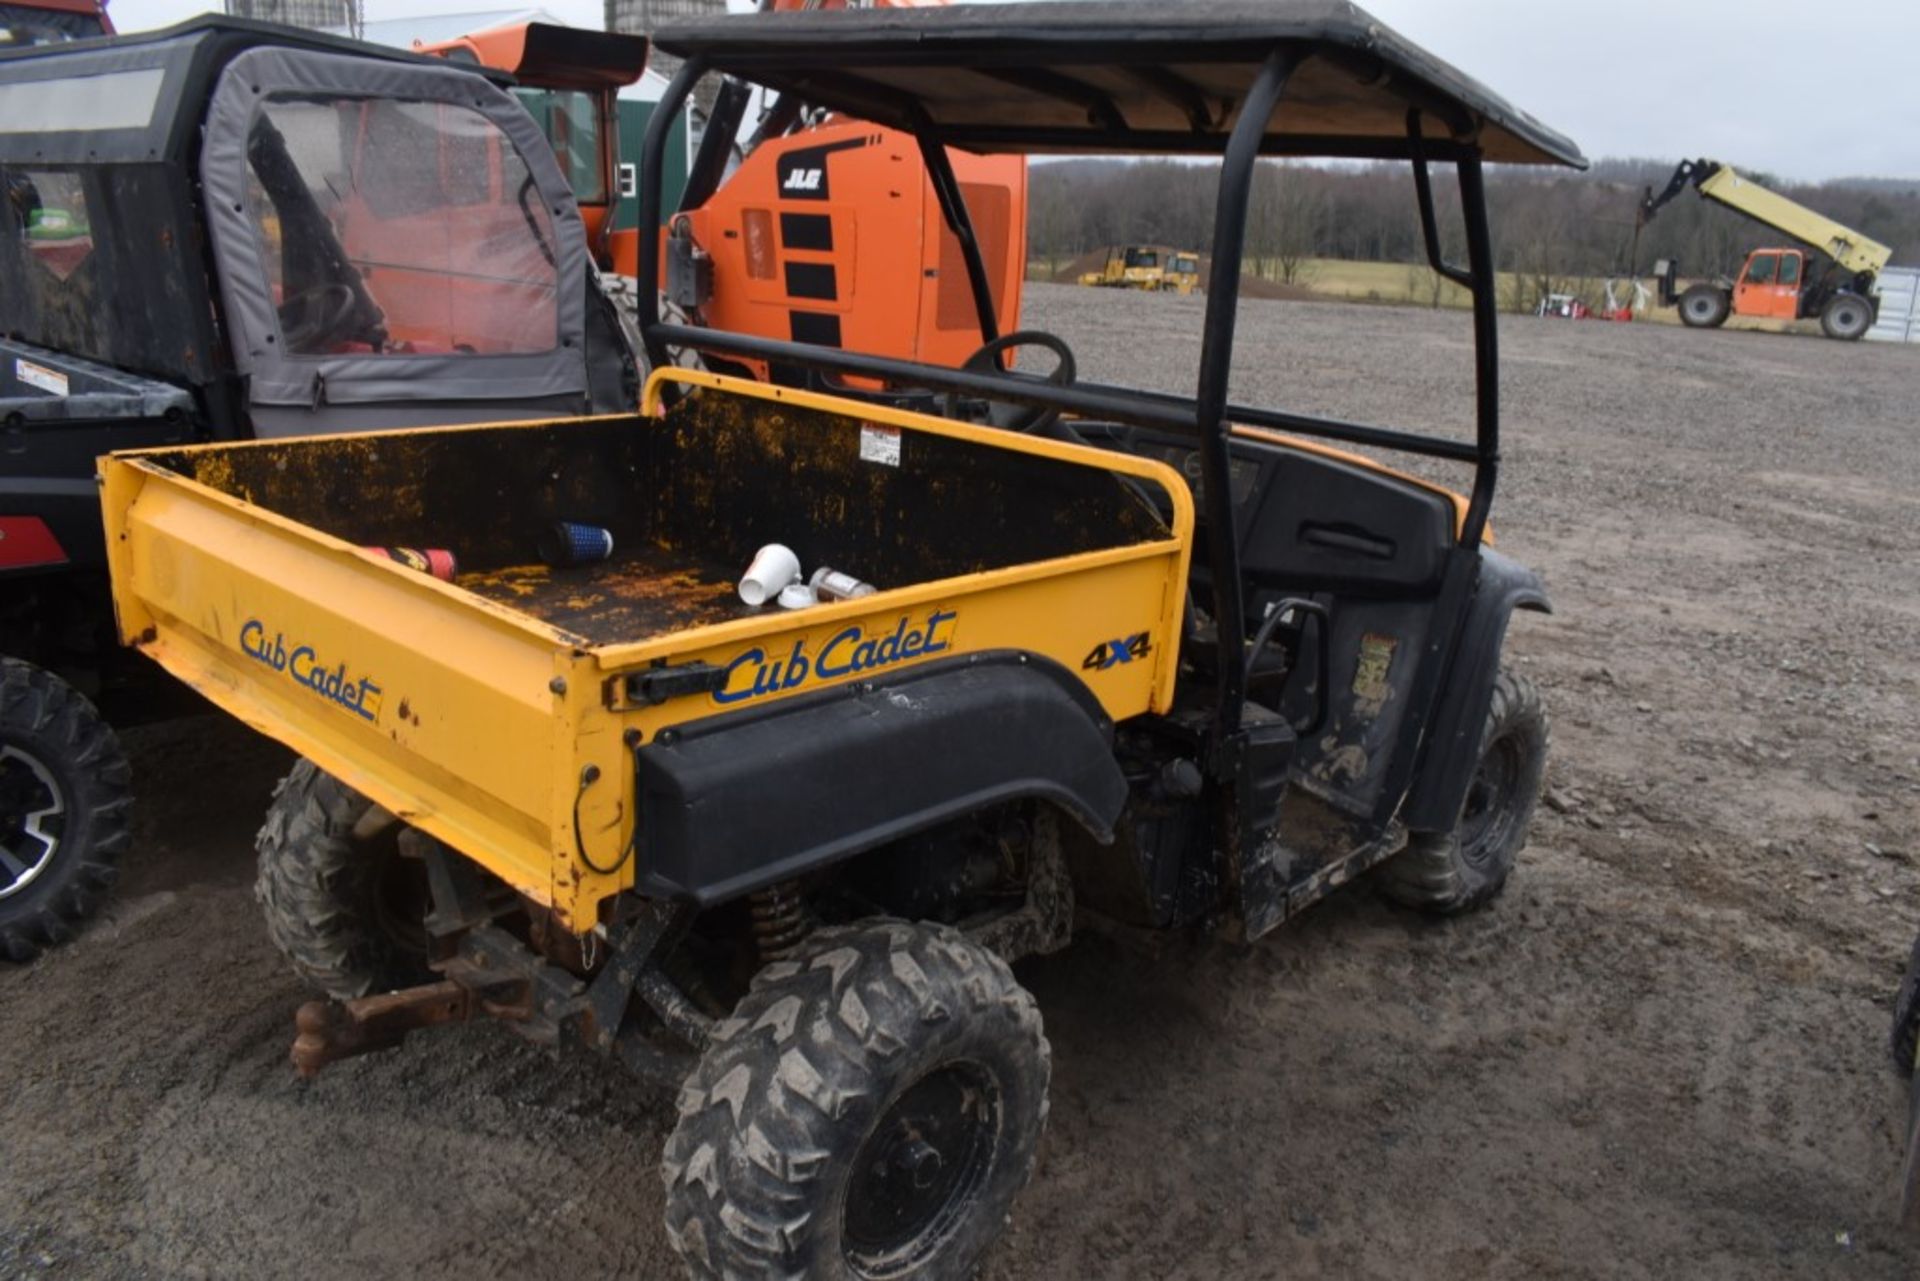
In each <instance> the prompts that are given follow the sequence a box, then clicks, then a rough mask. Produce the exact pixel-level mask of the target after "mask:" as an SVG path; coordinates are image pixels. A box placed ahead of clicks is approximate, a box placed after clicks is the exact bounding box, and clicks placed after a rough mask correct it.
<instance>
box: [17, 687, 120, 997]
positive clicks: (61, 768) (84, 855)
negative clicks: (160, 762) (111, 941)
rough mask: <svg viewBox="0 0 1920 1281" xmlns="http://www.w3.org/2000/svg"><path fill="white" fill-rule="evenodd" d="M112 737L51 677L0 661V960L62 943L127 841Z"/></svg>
mask: <svg viewBox="0 0 1920 1281" xmlns="http://www.w3.org/2000/svg"><path fill="white" fill-rule="evenodd" d="M132 780H133V771H132V770H131V769H130V768H129V767H128V765H127V756H126V753H125V751H124V750H122V748H121V746H120V740H119V738H118V737H117V736H116V735H115V734H114V732H113V730H112V729H110V728H109V727H108V726H107V723H106V722H105V721H103V720H101V719H100V713H99V712H97V711H95V710H94V706H93V704H92V703H90V702H88V701H87V699H86V698H85V696H83V695H82V694H81V693H80V692H79V691H78V690H76V689H74V688H73V687H72V686H71V685H68V684H67V683H66V682H65V681H63V680H61V679H60V678H59V677H57V676H55V675H54V674H53V673H51V672H48V671H44V670H42V669H41V668H38V667H35V666H33V665H32V664H31V663H24V662H21V661H20V660H19V659H14V658H0V960H6V961H30V960H32V959H33V958H34V957H35V956H37V955H39V953H40V949H41V948H42V947H46V946H49V945H51V944H55V943H64V942H66V941H67V940H69V939H71V938H72V937H73V932H74V926H76V925H77V924H78V923H79V922H81V921H83V920H85V919H86V918H87V917H89V916H91V915H92V914H93V912H94V911H95V910H96V909H97V908H98V907H99V906H100V904H101V902H102V901H103V900H104V898H105V897H106V891H107V887H108V886H110V885H112V884H113V880H114V877H115V875H116V868H115V864H116V863H117V862H118V861H119V858H120V856H121V855H122V854H124V853H125V852H126V849H127V846H128V844H129V843H130V842H131V841H132V833H131V830H130V829H129V827H128V815H129V812H130V811H131V810H132V808H133V792H132Z"/></svg>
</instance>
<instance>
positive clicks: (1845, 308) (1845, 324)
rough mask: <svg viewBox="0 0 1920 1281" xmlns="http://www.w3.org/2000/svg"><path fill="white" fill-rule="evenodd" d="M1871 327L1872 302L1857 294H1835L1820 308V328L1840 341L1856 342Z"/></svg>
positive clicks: (1828, 335)
mask: <svg viewBox="0 0 1920 1281" xmlns="http://www.w3.org/2000/svg"><path fill="white" fill-rule="evenodd" d="M1871 328H1873V304H1872V303H1871V302H1869V301H1867V300H1866V299H1865V298H1862V297H1861V296H1860V295H1859V294H1835V295H1834V296H1833V297H1832V298H1830V299H1828V300H1827V305H1826V306H1825V307H1822V308H1821V309H1820V330H1821V332H1822V333H1824V334H1826V336H1827V337H1829V338H1837V339H1839V340H1840V341H1841V342H1858V341H1859V340H1860V339H1861V338H1862V337H1863V336H1864V335H1865V334H1866V332H1867V330H1869V329H1871Z"/></svg>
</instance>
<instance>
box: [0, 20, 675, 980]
mask: <svg viewBox="0 0 1920 1281" xmlns="http://www.w3.org/2000/svg"><path fill="white" fill-rule="evenodd" d="M505 83H506V82H505V81H504V80H503V79H502V78H499V77H491V76H489V75H487V74H484V73H481V72H479V71H476V70H474V69H471V68H465V67H460V66H456V65H453V64H450V63H447V62H444V61H442V60H439V59H430V58H422V57H416V56H413V55H410V54H404V53H398V52H396V51H394V50H391V49H385V48H381V47H378V46H374V45H367V44H362V43H359V42H355V41H349V40H339V39H333V38H329V37H326V36H319V35H313V34H310V33H306V32H302V31H297V30H294V29H292V28H287V27H280V26H275V25H271V24H266V23H256V22H247V21H241V20H236V19H226V18H201V19H197V20H194V21H191V22H188V23H185V24H183V25H181V26H177V27H173V28H170V29H168V30H165V31H160V32H156V33H152V34H146V35H139V36H121V37H112V38H103V39H93V40H80V41H73V42H67V43H54V44H46V45H39V46H33V47H26V48H20V49H13V50H5V51H0V121H4V126H0V190H4V192H5V207H4V208H3V209H0V959H6V960H14V961H20V960H26V959H29V958H31V957H32V956H34V955H35V953H36V952H37V951H38V949H39V948H40V947H41V946H43V945H45V944H48V943H54V942H59V941H61V940H63V939H65V938H66V937H67V936H68V935H69V934H70V933H71V932H72V930H73V927H74V925H75V924H76V923H77V922H78V921H80V920H81V919H82V918H84V917H85V916H86V915H87V914H88V913H89V912H91V911H92V910H93V908H94V907H95V906H96V905H97V904H98V903H99V902H100V900H101V897H102V895H103V892H104V891H105V889H106V887H107V886H108V885H109V884H110V883H111V880H112V877H113V872H114V864H115V860H116V859H117V858H118V857H119V855H120V854H121V852H122V851H123V850H124V849H125V848H126V846H127V842H128V839H129V837H128V808H129V805H130V795H131V793H130V790H129V788H130V777H129V771H128V767H127V762H126V758H125V756H124V754H123V753H122V750H121V748H120V745H119V743H118V741H117V739H116V738H115V735H114V733H113V731H112V730H111V729H110V728H109V727H108V724H107V721H109V720H115V721H117V720H122V719H132V718H137V717H140V716H143V715H150V714H153V713H154V712H155V711H156V710H160V709H167V708H171V707H172V706H176V705H177V702H176V701H174V700H167V699H165V698H162V697H160V696H159V695H158V694H157V693H156V691H157V690H158V689H162V688H165V687H167V686H169V685H170V682H156V681H154V680H153V679H152V675H153V671H152V668H151V667H150V665H148V664H144V663H140V662H139V660H132V661H129V660H128V659H127V658H126V657H125V656H124V651H121V650H120V649H119V648H118V647H117V646H116V645H115V643H114V636H113V617H112V611H111V607H110V605H109V597H108V592H107V588H106V572H105V563H104V548H103V546H102V542H101V524H100V512H99V501H98V498H97V495H96V492H95V484H94V460H95V459H96V458H98V457H99V456H101V455H103V454H106V453H109V452H111V451H113V450H118V449H129V448H138V447H141V446H149V445H165V444H174V443H187V442H192V441H200V440H231V439H241V438H246V437H249V436H290V435H311V434H317V433H330V432H341V431H354V430H361V429H370V428H376V427H378V428H391V427H403V426H410V425H426V424H444V423H455V422H490V421H499V420H506V419H515V418H534V417H541V418H550V417H556V416H564V415H577V414H582V413H590V412H610V411H614V410H621V409H628V408H631V407H632V406H633V404H634V403H635V397H636V391H637V367H636V364H635V361H634V356H633V353H632V352H631V351H630V350H629V348H628V346H627V344H626V342H625V340H624V339H623V337H622V335H621V331H620V328H619V321H618V319H617V317H616V315H615V313H614V312H613V310H612V307H611V305H610V304H609V303H608V302H607V300H606V298H605V296H604V295H603V294H602V293H601V292H600V289H599V287H598V282H597V279H596V277H595V275H594V273H593V270H592V268H591V265H590V261H589V258H588V254H587V246H586V240H585V235H584V232H583V229H582V224H581V219H580V214H579V209H578V206H577V205H576V204H575V203H574V198H573V195H572V193H571V192H570V191H569V189H568V186H567V183H566V179H565V178H564V176H563V175H562V173H561V171H560V168H559V166H558V165H557V164H556V162H555V160H554V157H553V154H552V151H551V149H550V147H549V145H548V143H547V140H546V138H545V137H544V135H543V134H542V133H541V131H540V128H539V126H538V125H537V124H535V123H534V121H533V119H532V118H531V117H530V116H528V115H527V113H526V111H525V110H524V108H523V107H522V106H521V105H520V104H519V102H518V101H517V100H516V99H515V98H514V96H513V95H512V94H511V93H510V92H508V90H507V89H506V88H505V87H504V85H505ZM96 704H97V705H98V709H96ZM102 712H104V713H105V717H104V718H103V716H102Z"/></svg>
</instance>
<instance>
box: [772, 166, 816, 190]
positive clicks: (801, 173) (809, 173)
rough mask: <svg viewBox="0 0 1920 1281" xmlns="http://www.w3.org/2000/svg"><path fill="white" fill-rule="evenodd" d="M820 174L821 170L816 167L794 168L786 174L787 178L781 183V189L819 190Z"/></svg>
mask: <svg viewBox="0 0 1920 1281" xmlns="http://www.w3.org/2000/svg"><path fill="white" fill-rule="evenodd" d="M820 174H821V171H820V170H818V169H795V170H794V171H793V172H792V173H790V174H788V175H787V180H786V182H785V183H783V184H782V185H781V190H782V191H818V190H820Z"/></svg>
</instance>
